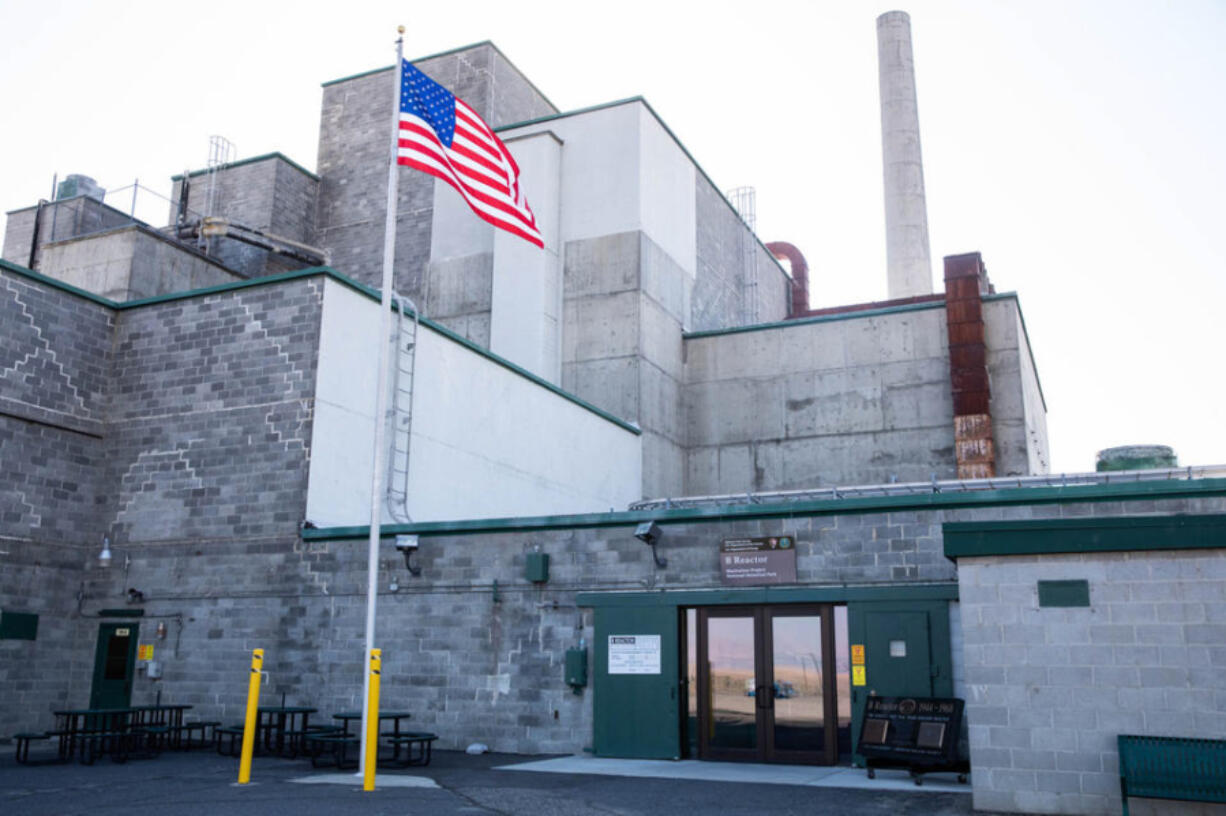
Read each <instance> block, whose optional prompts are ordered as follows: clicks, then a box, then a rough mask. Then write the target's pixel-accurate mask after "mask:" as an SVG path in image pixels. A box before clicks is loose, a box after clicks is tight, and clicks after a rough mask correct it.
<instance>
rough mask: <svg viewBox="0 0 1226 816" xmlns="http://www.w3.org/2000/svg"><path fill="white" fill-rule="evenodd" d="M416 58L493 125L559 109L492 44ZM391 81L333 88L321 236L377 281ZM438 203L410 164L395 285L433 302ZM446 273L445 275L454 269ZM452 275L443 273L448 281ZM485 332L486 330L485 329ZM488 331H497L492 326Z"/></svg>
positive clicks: (371, 79) (324, 146)
mask: <svg viewBox="0 0 1226 816" xmlns="http://www.w3.org/2000/svg"><path fill="white" fill-rule="evenodd" d="M414 64H415V65H416V66H417V67H418V68H419V69H421V70H422V71H423V72H425V73H426V74H427V75H428V76H430V77H431V78H432V79H434V80H435V81H436V82H439V83H440V84H442V85H443V86H444V87H446V88H447V89H448V90H449V91H451V92H452V93H454V94H456V95H457V96H459V97H460V98H461V99H463V100H464V101H465V102H467V103H468V105H469V106H470V107H471V108H473V110H475V111H477V113H478V114H480V115H481V116H482V117H483V118H484V119H485V120H486V122H488V123H489V124H490V125H491V126H492V127H500V126H502V125H507V124H512V123H514V122H520V121H525V120H528V119H534V118H537V117H540V116H547V115H550V114H554V113H557V110H556V109H555V108H554V107H553V105H551V104H550V103H549V102H548V100H546V99H545V98H544V97H543V96H541V94H540V92H539V91H537V90H536V89H535V88H534V87H533V86H532V84H531V83H530V82H529V81H528V80H527V79H526V78H524V76H523V75H522V74H520V73H519V71H518V70H517V69H516V68H515V67H514V66H513V65H512V64H511V63H510V62H509V61H508V60H507V59H506V57H504V56H503V55H502V54H501V53H500V52H499V51H498V49H496V48H495V47H494V46H493V45H492V44H490V43H482V44H479V45H476V46H473V47H472V48H468V49H465V50H462V51H455V52H450V53H447V54H443V55H440V56H438V57H433V58H430V59H425V60H418V61H417V62H415V63H414ZM391 82H392V75H391V73H390V72H389V71H380V72H377V73H372V74H367V75H364V76H358V77H355V78H353V79H347V80H344V81H341V82H336V83H333V84H329V85H326V86H325V87H324V89H323V107H322V111H321V114H320V131H319V161H318V163H317V168H318V173H319V175H320V177H321V180H320V188H319V205H318V210H317V218H316V235H317V240H318V241H319V243H320V244H321V245H322V246H324V247H326V248H327V249H328V250H329V251H330V252H331V253H332V259H333V265H334V266H335V267H336V268H337V269H339V270H341V271H342V272H344V273H345V274H347V275H350V276H352V277H354V278H356V279H357V280H360V281H362V282H364V283H367V284H371V285H374V286H377V285H379V281H380V277H381V265H382V261H383V227H384V220H385V216H386V213H387V207H386V203H387V155H388V138H389V136H390V133H389V130H390V127H391V113H392V97H391V88H390V83H391ZM433 207H434V179H433V178H432V177H430V176H427V175H426V174H424V173H420V172H416V171H412V170H402V171H401V172H400V184H399V199H398V202H397V220H396V224H397V238H396V268H395V286H396V289H397V290H398V291H400V292H403V293H404V294H406V295H408V296H410V297H412V298H413V299H414V300H416V301H417V302H418V303H421V302H422V301H423V300H424V294H425V288H426V286H425V282H424V280H423V276H424V273H425V270H426V265H427V263H428V262H429V260H430V231H431V221H432V210H433ZM439 271H440V273H442V274H445V273H446V271H447V270H445V269H444V270H439ZM442 274H440V276H438V277H437V280H438V281H439V282H441V281H442V280H443V277H442ZM431 277H432V278H435V276H434V275H432V276H431ZM427 314H431V313H430V312H427ZM431 316H433V314H431ZM441 316H442V317H445V318H446V317H451V315H441ZM475 331H476V332H477V333H478V334H479V333H480V331H481V330H480V329H475ZM486 332H487V336H488V329H486ZM473 339H474V340H476V339H477V338H476V337H475V336H474V337H473ZM478 342H479V341H478ZM486 342H488V340H487V341H486Z"/></svg>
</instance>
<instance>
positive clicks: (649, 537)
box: [634, 521, 668, 569]
mask: <svg viewBox="0 0 1226 816" xmlns="http://www.w3.org/2000/svg"><path fill="white" fill-rule="evenodd" d="M634 537H635V538H637V539H638V540H639V541H641V542H643V543H644V544H646V545H647V546H648V547H651V560H652V561H654V562H655V564H656V566H657V567H660V568H661V569H663V568H664V567H667V566H668V560H667V559H664V558H661V557H660V556H658V555H656V545H657V544H659V543H660V525H658V524H656V523H655V522H654V521H644V522H643V523H642V524H640V525H639V526H638V527H635V528H634Z"/></svg>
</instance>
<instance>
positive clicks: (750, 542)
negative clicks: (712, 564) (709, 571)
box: [719, 536, 796, 586]
mask: <svg viewBox="0 0 1226 816" xmlns="http://www.w3.org/2000/svg"><path fill="white" fill-rule="evenodd" d="M719 577H720V581H721V582H722V583H723V584H724V585H725V586H762V585H764V584H794V583H796V539H795V538H793V537H792V536H771V537H769V538H726V539H724V541H723V543H721V544H720V548H719Z"/></svg>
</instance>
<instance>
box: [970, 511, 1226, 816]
mask: <svg viewBox="0 0 1226 816" xmlns="http://www.w3.org/2000/svg"><path fill="white" fill-rule="evenodd" d="M1164 504H1165V503H1164ZM1166 507H1169V508H1171V509H1176V510H1180V509H1186V508H1187V505H1186V503H1174V504H1166ZM1087 509H1089V510H1091V512H1092V514H1094V515H1105V514H1109V513H1110V512H1111V510H1112V508H1111V507H1110V505H1105V506H1104V505H1098V506H1090V507H1089V508H1087ZM1193 509H1194V510H1197V511H1201V512H1203V511H1216V512H1220V511H1221V510H1222V509H1223V502H1221V501H1214V502H1212V503H1207V504H1203V505H1202V506H1199V507H1196V508H1193ZM1071 510H1073V508H1072V507H1069V508H1066V513H1067V512H1069V511H1071ZM1127 510H1128V508H1127V507H1125V512H1127ZM1080 578H1084V579H1086V580H1088V582H1089V587H1090V606H1089V607H1081V608H1052V607H1043V608H1040V607H1039V605H1038V597H1037V582H1038V581H1039V580H1043V579H1049V580H1050V579H1059V580H1068V579H1080ZM958 583H959V593H960V595H961V607H962V624H963V631H964V637H965V642H966V646H965V656H966V682H967V688H968V700H967V720H968V722H969V723H970V742H971V762H972V764H973V766H974V771H975V773H974V801H975V807H976V808H979V809H985V810H998V811H1009V812H1026V813H1094V814H1098V813H1102V814H1107V813H1118V812H1119V809H1120V796H1119V789H1120V788H1119V756H1118V754H1117V751H1116V735H1117V734H1156V735H1166V736H1179V737H1208V738H1213V739H1220V738H1221V737H1222V735H1223V734H1226V589H1224V587H1226V549H1221V550H1186V551H1166V552H1131V553H1095V554H1085V555H1076V554H1066V555H1042V556H1027V557H1004V556H993V557H978V558H965V559H959V561H958ZM1162 804H1163V805H1164V806H1166V807H1167V808H1168V809H1165V810H1163V811H1162V812H1164V813H1166V812H1177V811H1175V810H1172V809H1171V808H1174V807H1176V805H1175V803H1171V802H1164V803H1162Z"/></svg>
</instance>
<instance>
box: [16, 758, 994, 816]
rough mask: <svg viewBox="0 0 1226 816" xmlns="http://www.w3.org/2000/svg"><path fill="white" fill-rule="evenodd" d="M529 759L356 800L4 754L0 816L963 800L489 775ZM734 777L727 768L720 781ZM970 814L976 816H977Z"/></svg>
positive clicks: (306, 782) (395, 774) (457, 815)
mask: <svg viewBox="0 0 1226 816" xmlns="http://www.w3.org/2000/svg"><path fill="white" fill-rule="evenodd" d="M5 747H6V748H7V746H5ZM539 759H540V758H539V757H524V756H514V755H508V754H483V755H479V756H469V755H466V754H464V753H460V752H451V751H436V752H435V754H434V760H433V762H432V763H431V764H430V765H429V766H428V767H420V768H411V769H406V770H396V771H391V770H380V772H379V774H378V789H377V790H375V791H372V792H369V793H368V792H364V791H362V790H361V783H360V779H358V778H357V777H355V776H354V775H353V773H352V772H346V773H344V774H337V773H336V772H335V770H331V771H329V770H327V769H318V770H316V769H313V768H312V767H311V763H310V762H309V761H307V760H304V759H297V760H288V759H277V758H269V757H257V758H256V760H255V763H254V765H253V768H252V784H249V785H244V786H238V785H236V784H235V780H236V778H237V775H238V761H237V760H236V759H233V758H230V757H222V756H218V755H217V754H216V753H215V752H212V751H196V752H191V753H175V752H168V753H164V754H162V755H161V756H159V757H157V758H155V759H139V760H138V759H132V760H129V761H128V762H126V763H122V764H117V763H113V762H111V761H110V760H108V759H100V760H99V761H98V763H97V764H96V765H93V766H82V765H79V764H76V763H70V764H48V765H39V766H22V765H18V764H16V762H15V761H14V758H13V753H12V751H11V750H4V755H3V756H2V757H0V813H3V814H5V816H70V814H91V815H92V816H98V815H99V814H112V813H114V814H120V813H122V814H128V815H130V814H133V813H154V814H167V815H168V816H198V815H199V816H205V814H229V813H234V814H249V815H250V816H274V815H275V816H281V815H282V814H291V816H311V815H312V814H329V815H330V816H331V815H332V814H337V815H344V814H362V815H363V816H376V815H377V814H429V816H461V815H463V816H477V815H478V814H482V815H484V814H491V815H492V814H506V816H638V815H639V814H643V816H647V815H648V814H653V815H654V814H685V816H699V815H700V814H703V813H709V814H712V816H716V814H718V816H739V814H745V816H750V815H751V814H752V816H785V815H786V816H791V814H796V816H800V814H804V816H813V814H855V816H909V815H910V814H937V815H939V816H954V814H958V815H959V816H961V815H962V814H970V813H972V812H973V811H972V809H971V797H970V795H969V794H968V793H952V792H935V791H928V790H924V791H919V790H916V791H891V790H874V789H872V788H861V789H847V788H835V787H821V788H815V787H811V786H805V785H792V784H764V783H759V782H755V781H748V780H746V779H745V778H743V777H744V774H741V775H740V776H741V778H739V779H737V780H736V781H712V780H710V779H707V780H696V779H675V778H661V777H652V778H644V777H623V776H612V775H607V774H587V773H556V772H554V773H537V772H526V771H522V770H520V771H512V770H504V769H500V766H506V765H513V764H520V763H526V762H532V761H534V760H539ZM735 767H736V766H729V768H730V772H731V770H732V769H733V768H735ZM330 780H335V781H330ZM977 813H979V814H980V816H983V812H982V811H977Z"/></svg>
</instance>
